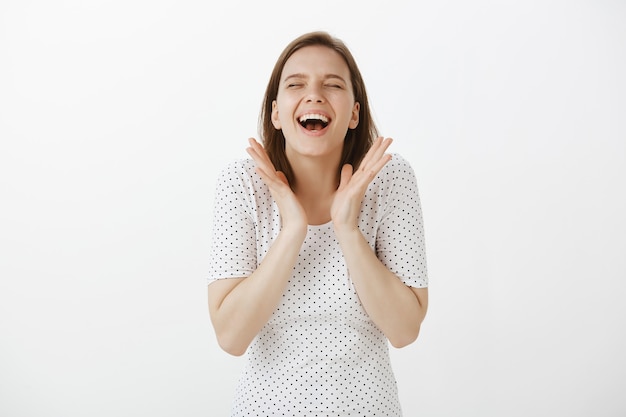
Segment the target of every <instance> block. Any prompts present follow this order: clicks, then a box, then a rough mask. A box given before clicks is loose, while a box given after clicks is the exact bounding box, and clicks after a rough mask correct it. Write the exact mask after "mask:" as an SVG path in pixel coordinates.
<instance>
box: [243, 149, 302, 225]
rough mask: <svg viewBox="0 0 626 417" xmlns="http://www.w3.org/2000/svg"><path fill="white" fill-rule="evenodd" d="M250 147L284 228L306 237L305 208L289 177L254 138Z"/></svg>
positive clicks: (249, 152)
mask: <svg viewBox="0 0 626 417" xmlns="http://www.w3.org/2000/svg"><path fill="white" fill-rule="evenodd" d="M248 142H249V143H250V146H249V147H248V148H246V152H248V155H250V157H251V158H252V159H253V160H254V161H255V162H256V172H257V173H258V174H259V175H260V176H261V179H262V180H263V182H265V184H266V185H267V186H268V188H269V190H270V193H271V195H272V197H273V198H274V200H275V201H276V204H277V205H278V211H279V212H280V217H281V220H282V228H283V230H284V229H292V230H294V231H300V232H302V233H303V234H304V235H306V231H307V226H308V219H307V216H306V212H305V211H304V208H303V207H302V205H301V204H300V202H299V201H298V199H297V198H296V195H295V194H294V192H293V190H292V189H291V187H290V186H289V182H288V181H287V177H285V174H284V173H283V172H281V171H276V168H275V167H274V164H273V163H272V161H271V160H270V158H269V156H268V155H267V153H266V152H265V148H263V146H261V144H260V143H259V142H257V141H256V139H254V138H250V139H248Z"/></svg>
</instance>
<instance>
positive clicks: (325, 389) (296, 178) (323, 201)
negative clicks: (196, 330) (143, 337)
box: [208, 32, 428, 416]
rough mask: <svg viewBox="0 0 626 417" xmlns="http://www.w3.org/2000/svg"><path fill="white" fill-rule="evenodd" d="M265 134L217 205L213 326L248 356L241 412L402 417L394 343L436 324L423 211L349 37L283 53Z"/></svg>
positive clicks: (230, 177)
mask: <svg viewBox="0 0 626 417" xmlns="http://www.w3.org/2000/svg"><path fill="white" fill-rule="evenodd" d="M260 133H261V137H262V138H263V145H264V146H261V144H260V143H258V142H257V141H256V140H254V139H250V140H249V143H250V146H249V148H248V149H247V152H248V154H249V155H250V159H244V160H238V161H234V162H232V163H230V164H228V165H227V166H226V167H225V168H224V169H223V171H222V173H221V175H220V176H219V179H218V182H217V187H216V196H215V197H216V199H215V211H214V216H215V221H214V230H213V243H212V250H211V269H210V274H209V287H208V302H209V312H210V317H211V321H212V324H213V327H214V329H215V333H216V336H217V340H218V343H219V345H220V346H221V347H222V348H223V349H224V350H225V351H226V352H228V353H230V354H232V355H242V354H244V353H246V352H247V359H248V360H247V365H246V368H245V370H244V372H243V375H242V377H241V380H240V382H239V384H238V386H237V389H236V394H235V399H234V402H233V410H232V415H233V416H239V415H262V416H268V415H288V416H305V415H316V416H317V415H329V416H337V415H363V416H400V415H401V407H400V403H399V399H398V394H397V387H396V382H395V378H394V374H393V371H392V369H391V366H390V362H389V351H388V342H390V343H391V344H392V345H393V346H395V347H397V348H400V347H403V346H406V345H408V344H410V343H412V342H413V341H414V340H415V339H416V338H417V336H418V333H419V330H420V325H421V323H422V321H423V320H424V316H425V315H426V310H427V304H428V292H427V291H428V290H427V285H428V278H427V273H426V258H425V248H424V236H423V224H422V214H421V208H420V202H419V197H418V194H417V185H416V179H415V174H414V172H413V170H412V168H411V166H410V165H409V164H408V163H407V161H406V160H404V159H403V158H402V157H401V156H400V155H398V154H389V153H386V151H387V149H388V147H389V145H390V144H391V142H392V140H391V139H389V138H387V139H383V138H382V137H378V133H377V130H376V127H375V125H374V122H373V120H372V117H371V114H370V109H369V104H368V100H367V94H366V90H365V86H364V84H363V80H362V77H361V74H360V71H359V69H358V67H357V65H356V62H355V60H354V58H353V56H352V55H351V53H350V51H349V50H348V49H347V48H346V46H345V45H344V43H343V42H342V41H341V40H339V39H336V38H334V37H332V36H330V35H329V34H327V33H325V32H313V33H308V34H305V35H302V36H301V37H299V38H297V39H295V40H294V41H292V42H291V43H290V44H289V45H288V46H287V47H286V48H285V50H284V51H283V53H282V54H281V56H280V57H279V59H278V61H277V62H276V65H275V67H274V70H273V72H272V75H271V78H270V81H269V84H268V86H267V90H266V94H265V99H264V104H263V108H262V111H261V115H260Z"/></svg>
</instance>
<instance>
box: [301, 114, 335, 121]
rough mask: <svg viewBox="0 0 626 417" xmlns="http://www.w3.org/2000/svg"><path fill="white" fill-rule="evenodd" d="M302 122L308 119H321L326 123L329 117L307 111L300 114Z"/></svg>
mask: <svg viewBox="0 0 626 417" xmlns="http://www.w3.org/2000/svg"><path fill="white" fill-rule="evenodd" d="M299 120H300V122H306V121H307V120H321V121H322V122H324V123H328V117H326V116H324V115H323V114H316V113H307V114H303V115H302V116H300V119H299Z"/></svg>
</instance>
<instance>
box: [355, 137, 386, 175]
mask: <svg viewBox="0 0 626 417" xmlns="http://www.w3.org/2000/svg"><path fill="white" fill-rule="evenodd" d="M392 142H393V139H392V138H386V139H383V138H382V137H378V138H376V140H375V141H374V143H373V144H372V147H371V148H370V150H369V151H368V152H367V154H366V155H365V158H363V162H361V166H360V169H361V170H362V171H365V170H370V169H371V168H372V167H374V166H378V165H377V164H378V162H379V161H380V160H381V158H383V156H384V155H385V152H386V151H387V149H388V148H389V146H390V145H391V143H392ZM387 162H388V160H386V161H385V162H384V163H383V165H384V164H385V163H387ZM381 168H382V166H381ZM375 171H376V172H378V169H375Z"/></svg>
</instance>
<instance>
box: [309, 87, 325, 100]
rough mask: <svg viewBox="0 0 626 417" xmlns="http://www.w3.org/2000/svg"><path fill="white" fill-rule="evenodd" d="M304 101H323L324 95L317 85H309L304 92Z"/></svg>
mask: <svg viewBox="0 0 626 417" xmlns="http://www.w3.org/2000/svg"><path fill="white" fill-rule="evenodd" d="M306 102H307V103H323V102H324V95H323V94H322V92H321V89H320V88H319V87H318V86H314V85H312V86H310V87H309V89H308V90H307V92H306Z"/></svg>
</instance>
